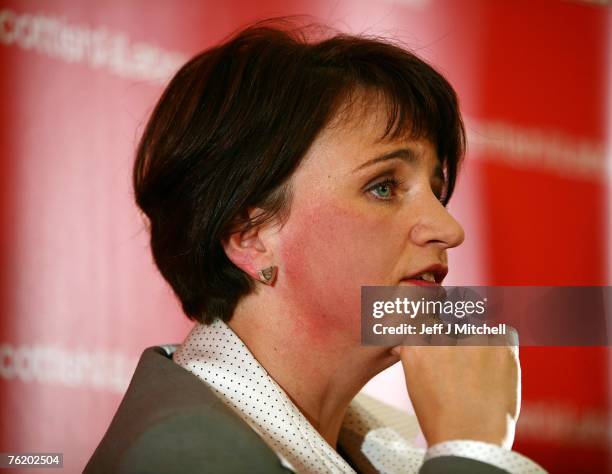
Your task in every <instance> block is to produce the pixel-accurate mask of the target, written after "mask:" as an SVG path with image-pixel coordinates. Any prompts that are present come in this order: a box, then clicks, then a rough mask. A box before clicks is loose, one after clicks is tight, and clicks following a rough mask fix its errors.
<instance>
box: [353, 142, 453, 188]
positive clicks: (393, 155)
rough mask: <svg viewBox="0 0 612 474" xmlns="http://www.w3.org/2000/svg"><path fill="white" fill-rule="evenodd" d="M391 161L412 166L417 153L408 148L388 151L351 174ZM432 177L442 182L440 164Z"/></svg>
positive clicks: (442, 173) (361, 165) (442, 175)
mask: <svg viewBox="0 0 612 474" xmlns="http://www.w3.org/2000/svg"><path fill="white" fill-rule="evenodd" d="M393 159H400V160H402V161H404V162H405V163H408V164H412V163H415V162H416V161H417V159H418V155H417V153H416V152H415V151H414V150H412V149H410V148H399V149H397V150H393V151H390V152H388V153H385V154H383V155H380V156H377V157H376V158H372V159H371V160H368V161H366V162H365V163H362V164H360V165H359V166H358V167H357V168H355V169H354V170H353V171H352V172H353V173H356V172H357V171H360V170H362V169H364V168H367V167H369V166H372V165H375V164H376V163H381V162H384V161H389V160H393ZM433 176H435V177H436V178H439V179H441V180H442V181H444V172H443V171H442V167H441V166H440V162H439V161H438V164H437V165H436V167H435V169H434V172H433Z"/></svg>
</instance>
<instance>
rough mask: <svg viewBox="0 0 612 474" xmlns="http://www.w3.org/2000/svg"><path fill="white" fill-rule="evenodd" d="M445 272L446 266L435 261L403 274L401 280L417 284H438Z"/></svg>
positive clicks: (446, 270)
mask: <svg viewBox="0 0 612 474" xmlns="http://www.w3.org/2000/svg"><path fill="white" fill-rule="evenodd" d="M447 273H448V267H446V266H444V265H441V264H439V263H437V264H433V265H430V266H428V267H426V268H423V269H421V270H419V271H418V272H415V273H413V274H411V275H407V276H405V277H404V278H402V280H401V282H404V283H408V284H411V285H417V286H440V285H441V284H442V281H443V280H444V277H446V274H447Z"/></svg>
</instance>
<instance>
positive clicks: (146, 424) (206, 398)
mask: <svg viewBox="0 0 612 474" xmlns="http://www.w3.org/2000/svg"><path fill="white" fill-rule="evenodd" d="M197 470H205V471H213V472H271V473H274V472H287V471H286V470H285V469H283V468H282V466H281V464H280V461H279V459H278V457H277V456H276V454H275V453H274V452H273V451H272V450H271V449H270V448H269V447H268V446H267V445H266V444H265V443H264V441H263V440H262V439H261V438H260V437H259V436H258V435H257V434H256V433H255V432H254V431H253V430H252V429H251V428H250V427H249V426H248V425H247V424H246V423H245V422H244V421H242V420H241V419H240V417H238V416H237V415H236V414H235V413H233V412H232V411H231V410H230V409H229V408H228V407H226V406H225V405H224V404H223V402H221V400H219V399H218V398H217V396H216V395H215V394H214V393H213V392H212V391H211V390H210V389H209V388H208V387H207V386H206V385H205V384H204V383H202V382H201V381H200V380H199V379H198V378H197V377H195V376H194V375H193V374H191V373H189V372H188V371H186V370H185V369H183V368H182V367H179V366H178V365H176V364H175V363H174V362H172V360H171V358H170V356H169V354H168V353H167V352H165V351H164V349H163V348H162V347H155V348H149V349H147V350H146V351H145V352H144V353H143V355H142V357H141V359H140V362H139V363H138V367H137V368H136V372H135V373H134V376H133V378H132V381H131V383H130V386H129V388H128V391H127V393H126V394H125V396H124V399H123V401H122V402H121V405H120V406H119V409H118V410H117V413H116V414H115V417H114V418H113V421H112V422H111V425H110V427H109V429H108V431H107V433H106V435H105V436H104V438H103V439H102V441H101V442H100V445H99V446H98V448H97V449H96V451H95V453H94V454H93V456H92V458H91V459H90V461H89V463H88V464H87V467H86V468H85V473H89V474H92V473H98V472H99V473H102V472H104V473H108V472H121V473H145V472H146V473H157V472H159V473H162V472H163V473H170V472H194V471H197Z"/></svg>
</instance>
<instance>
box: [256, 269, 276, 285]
mask: <svg viewBox="0 0 612 474" xmlns="http://www.w3.org/2000/svg"><path fill="white" fill-rule="evenodd" d="M277 271H278V267H277V266H275V265H273V266H271V267H267V268H264V269H262V270H259V272H258V274H257V275H258V276H259V281H261V282H263V283H265V284H266V285H272V283H274V279H275V278H276V273H277Z"/></svg>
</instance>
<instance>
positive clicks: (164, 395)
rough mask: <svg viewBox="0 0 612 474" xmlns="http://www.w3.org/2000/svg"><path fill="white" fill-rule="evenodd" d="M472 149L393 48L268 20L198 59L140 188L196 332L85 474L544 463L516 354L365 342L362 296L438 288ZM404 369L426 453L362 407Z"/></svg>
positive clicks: (158, 132)
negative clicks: (538, 457)
mask: <svg viewBox="0 0 612 474" xmlns="http://www.w3.org/2000/svg"><path fill="white" fill-rule="evenodd" d="M463 152H464V130H463V125H462V121H461V117H460V114H459V111H458V106H457V100H456V96H455V93H454V91H453V89H452V88H451V86H450V85H449V84H448V82H447V81H446V80H445V79H444V78H443V77H442V76H441V75H440V74H439V73H437V72H436V71H435V70H434V69H433V68H431V67H430V66H429V65H427V64H426V63H424V62H423V61H422V60H420V59H419V58H417V57H416V56H415V55H413V54H411V53H409V52H407V51H404V50H402V49H401V48H399V47H397V46H394V45H392V44H389V43H385V42H382V41H379V40H375V39H364V38H359V37H354V36H348V35H337V36H334V37H331V38H327V39H322V40H318V41H314V40H312V39H311V38H310V39H309V38H308V37H307V34H306V33H305V32H304V30H296V31H291V30H290V29H288V28H287V27H284V26H283V27H281V26H278V25H274V24H263V25H262V24H260V25H256V26H254V27H251V28H248V29H246V30H244V31H242V32H241V33H239V34H238V35H236V36H234V37H233V38H231V39H230V40H229V41H227V42H225V43H223V44H221V45H219V46H217V47H214V48H212V49H209V50H207V51H204V52H203V53H201V54H199V55H198V56H196V57H195V58H193V59H192V60H191V61H190V62H188V63H187V64H186V65H185V66H184V67H183V68H182V69H181V70H180V71H179V72H178V73H177V75H176V76H175V77H174V79H173V80H172V81H171V83H170V85H169V86H168V88H167V89H166V91H165V92H164V94H163V96H162V98H161V99H160V101H159V103H158V105H157V107H156V109H155V111H154V112H153V114H152V117H151V118H150V121H149V123H148V126H147V128H146V130H145V132H144V136H143V138H142V141H141V143H140V146H139V149H138V153H137V158H136V163H135V168H134V186H135V191H136V201H137V203H138V205H139V206H140V208H141V209H142V210H143V211H144V213H145V214H146V215H147V217H148V220H149V222H150V232H151V248H152V252H153V256H154V259H155V262H156V264H157V267H158V268H159V270H160V271H161V273H162V275H163V276H164V277H165V278H166V280H167V281H168V282H169V284H170V285H171V286H172V288H173V290H174V291H175V293H176V295H177V296H178V298H179V300H180V302H181V304H182V307H183V310H184V312H185V314H186V315H187V316H188V317H189V318H191V319H192V320H194V321H196V325H195V327H194V329H193V331H192V332H191V334H190V335H189V336H188V337H187V339H186V340H185V342H184V343H183V344H182V345H181V346H180V347H179V348H178V349H176V348H173V347H166V348H159V347H158V348H152V349H148V350H147V351H145V353H144V354H143V357H142V359H141V362H140V364H139V366H138V368H137V370H136V373H135V375H134V378H133V380H132V383H131V385H130V388H129V390H128V393H127V394H126V397H125V399H124V401H123V403H122V406H121V407H120V409H119V411H118V413H117V415H116V416H115V419H114V420H113V423H112V425H111V427H110V428H109V431H108V433H107V434H106V437H105V439H104V440H103V441H102V443H101V444H100V446H99V447H98V450H97V451H96V453H95V454H94V456H93V457H92V459H91V461H90V463H89V465H88V467H87V468H86V471H87V472H195V471H201V472H288V471H296V472H353V470H356V471H358V472H416V471H417V470H419V469H421V472H470V473H477V472H483V473H494V472H495V473H497V472H504V470H508V471H512V472H528V470H529V469H531V470H532V471H536V470H538V467H537V466H536V465H535V464H533V463H531V462H530V461H529V460H527V459H526V458H524V457H522V456H520V455H518V454H517V453H514V452H512V451H510V450H509V449H508V448H509V446H510V445H511V444H512V438H513V433H514V431H513V430H514V424H515V421H516V418H517V416H518V406H519V400H520V395H519V393H518V386H519V364H518V359H517V357H516V356H515V353H514V352H513V351H512V349H511V348H508V347H503V346H502V347H469V348H468V347H466V348H457V347H454V348H453V347H408V346H405V347H401V348H400V347H397V348H394V349H389V348H381V347H365V346H362V345H361V344H360V331H359V328H360V324H359V315H360V307H359V305H360V287H361V286H363V285H398V284H414V283H415V280H417V279H425V280H429V281H435V283H436V284H441V283H442V280H443V279H444V276H445V275H446V272H447V249H449V248H452V247H455V246H457V245H459V244H460V243H461V242H462V240H463V229H462V228H461V226H460V225H459V224H458V223H457V222H456V221H455V220H454V219H453V218H452V217H451V215H450V214H449V213H448V212H447V210H446V208H445V205H446V203H447V202H448V200H449V199H450V196H451V194H452V192H453V187H454V184H455V179H456V173H457V169H458V165H459V162H460V160H461V158H462V156H463ZM175 349H176V351H174V350H175ZM400 359H401V361H402V363H403V367H404V370H405V373H406V378H407V380H409V382H410V383H409V384H408V389H409V394H410V397H411V399H412V402H413V405H414V408H415V412H416V415H417V417H418V421H419V424H420V428H421V429H422V431H423V433H424V435H425V438H426V440H427V442H428V446H429V449H428V450H427V452H426V453H424V452H423V451H422V450H419V449H417V448H415V447H414V446H413V445H411V443H410V442H409V441H410V440H406V439H405V438H403V437H401V436H400V435H399V434H398V433H397V431H395V430H391V429H390V428H389V427H385V426H384V424H381V422H380V421H379V420H376V419H375V417H373V416H372V414H371V413H370V412H369V411H368V409H367V407H366V406H365V405H364V403H365V402H363V401H362V402H359V400H358V399H356V398H355V397H356V395H357V393H358V392H359V391H360V389H361V388H362V387H363V386H364V385H365V383H366V382H367V381H368V380H370V379H371V378H372V377H373V376H375V375H376V374H378V373H379V372H380V371H382V370H384V369H385V368H387V367H389V366H391V365H392V364H394V363H396V362H398V361H399V360H400ZM532 471H529V472H532Z"/></svg>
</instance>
